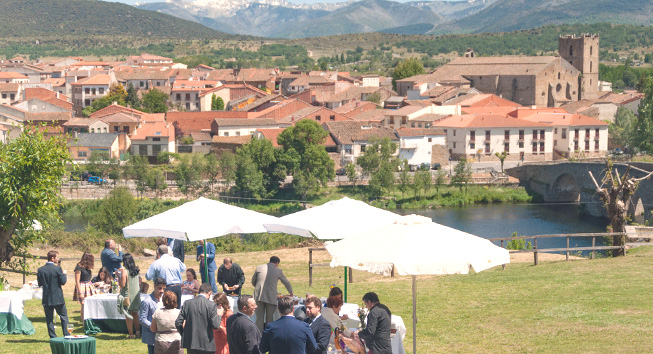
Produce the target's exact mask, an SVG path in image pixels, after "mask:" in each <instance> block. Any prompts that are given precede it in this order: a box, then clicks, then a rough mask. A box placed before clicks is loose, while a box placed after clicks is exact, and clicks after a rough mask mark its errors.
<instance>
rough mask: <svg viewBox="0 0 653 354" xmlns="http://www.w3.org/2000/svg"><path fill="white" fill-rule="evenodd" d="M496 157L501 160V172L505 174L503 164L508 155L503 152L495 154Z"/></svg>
mask: <svg viewBox="0 0 653 354" xmlns="http://www.w3.org/2000/svg"><path fill="white" fill-rule="evenodd" d="M494 156H496V157H498V158H499V161H501V172H502V173H503V162H504V161H505V160H506V157H508V153H507V152H505V151H502V152H501V153H498V152H495V153H494Z"/></svg>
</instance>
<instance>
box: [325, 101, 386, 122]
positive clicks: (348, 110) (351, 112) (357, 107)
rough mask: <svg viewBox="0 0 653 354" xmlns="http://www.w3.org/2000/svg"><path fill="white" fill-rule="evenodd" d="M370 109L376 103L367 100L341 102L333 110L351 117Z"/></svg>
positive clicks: (374, 107) (373, 107)
mask: <svg viewBox="0 0 653 354" xmlns="http://www.w3.org/2000/svg"><path fill="white" fill-rule="evenodd" d="M371 109H376V103H373V102H368V101H352V102H349V103H346V104H343V105H342V106H340V107H337V108H334V109H333V111H334V112H337V113H341V114H344V115H346V116H347V117H350V118H351V117H353V116H355V115H357V114H361V113H363V112H365V111H369V110H371Z"/></svg>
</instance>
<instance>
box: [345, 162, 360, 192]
mask: <svg viewBox="0 0 653 354" xmlns="http://www.w3.org/2000/svg"><path fill="white" fill-rule="evenodd" d="M345 173H346V174H347V179H349V181H350V182H353V183H354V187H356V181H357V180H358V172H356V165H354V164H353V163H351V162H349V163H347V164H346V165H345Z"/></svg>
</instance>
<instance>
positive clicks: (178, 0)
mask: <svg viewBox="0 0 653 354" xmlns="http://www.w3.org/2000/svg"><path fill="white" fill-rule="evenodd" d="M472 1H473V0H472ZM166 2H167V3H170V4H175V5H177V6H181V7H183V8H184V9H186V10H194V11H193V12H197V13H204V14H206V13H212V12H214V11H216V10H220V11H221V12H223V16H225V15H226V16H228V14H229V13H232V14H233V13H235V12H237V11H238V10H241V9H245V8H248V7H250V6H252V5H268V6H280V7H287V8H291V9H309V10H327V11H333V10H336V9H338V8H340V7H344V6H347V5H349V4H351V3H352V2H354V0H350V1H346V2H338V3H316V4H296V3H292V2H288V1H286V0H251V1H250V0H166Z"/></svg>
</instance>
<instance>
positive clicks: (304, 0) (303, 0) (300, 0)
mask: <svg viewBox="0 0 653 354" xmlns="http://www.w3.org/2000/svg"><path fill="white" fill-rule="evenodd" d="M109 1H117V2H122V3H125V4H130V5H134V4H135V3H137V2H139V3H142V2H165V1H166V0H109ZM191 1H192V0H191ZM286 1H288V2H291V3H296V4H315V3H333V2H345V1H348V0H286ZM393 1H397V2H408V1H416V0H393ZM451 1H462V0H451Z"/></svg>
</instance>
